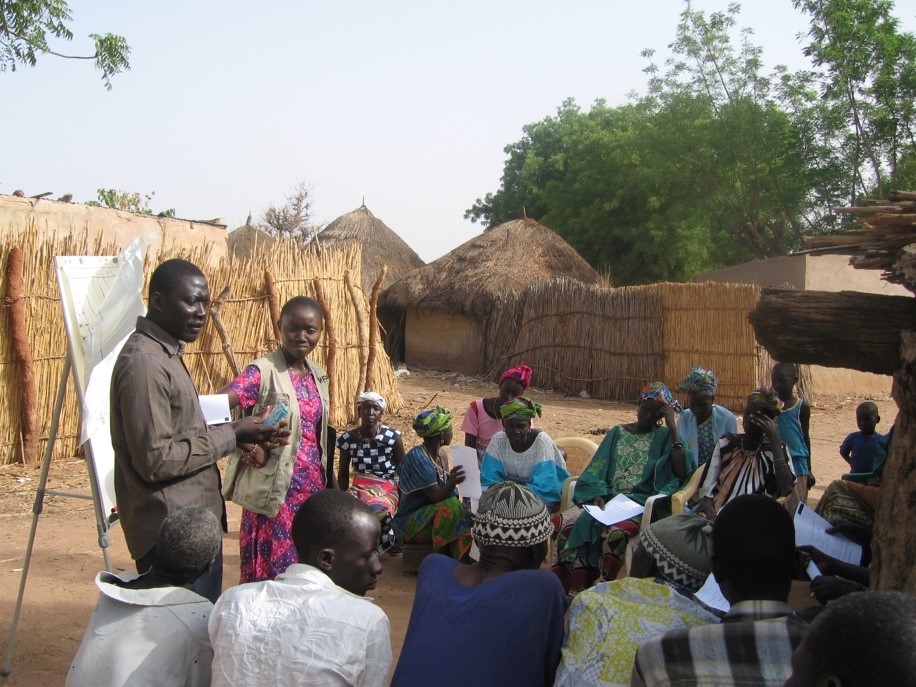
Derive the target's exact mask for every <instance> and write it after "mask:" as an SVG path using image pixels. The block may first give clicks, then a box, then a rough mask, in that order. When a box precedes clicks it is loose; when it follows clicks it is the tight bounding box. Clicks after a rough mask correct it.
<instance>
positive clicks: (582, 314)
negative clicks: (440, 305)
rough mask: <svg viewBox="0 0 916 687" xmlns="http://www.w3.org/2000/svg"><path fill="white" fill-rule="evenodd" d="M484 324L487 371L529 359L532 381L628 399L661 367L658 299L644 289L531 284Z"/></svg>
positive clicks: (562, 282)
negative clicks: (486, 345)
mask: <svg viewBox="0 0 916 687" xmlns="http://www.w3.org/2000/svg"><path fill="white" fill-rule="evenodd" d="M489 322H490V325H489V326H488V336H487V338H488V342H489V344H488V349H487V350H488V354H490V355H488V361H489V364H488V368H489V370H488V371H489V372H490V373H491V374H498V373H499V371H500V370H503V369H505V368H507V367H511V366H513V365H520V364H525V365H530V366H531V367H533V368H534V370H535V374H534V379H533V381H532V383H533V384H535V385H537V386H541V387H546V388H553V389H558V390H562V391H566V392H568V393H579V392H581V391H583V390H584V391H586V392H588V394H589V395H590V396H594V397H597V398H608V399H617V400H632V399H634V398H636V396H637V395H638V393H639V390H640V389H641V388H642V386H643V384H645V381H646V379H649V378H651V377H652V376H653V375H654V374H657V370H659V369H660V368H661V366H662V359H663V350H662V342H663V337H662V325H663V320H662V308H661V299H660V297H659V295H658V294H657V293H655V292H653V291H652V290H650V289H633V288H625V289H603V288H601V287H598V286H589V285H585V284H582V283H581V282H578V281H574V280H571V279H552V280H549V281H542V282H537V283H535V284H532V285H531V286H529V287H528V288H526V289H524V290H523V291H521V292H520V293H518V294H517V295H516V296H515V297H514V298H513V297H507V298H506V299H504V300H503V301H502V302H501V303H500V304H499V305H498V306H497V307H496V309H495V310H494V311H493V313H492V314H491V316H490V320H489Z"/></svg>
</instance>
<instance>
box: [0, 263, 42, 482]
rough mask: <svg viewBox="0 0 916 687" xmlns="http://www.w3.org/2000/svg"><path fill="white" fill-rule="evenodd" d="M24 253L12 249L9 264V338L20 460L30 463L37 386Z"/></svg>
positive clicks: (35, 448)
mask: <svg viewBox="0 0 916 687" xmlns="http://www.w3.org/2000/svg"><path fill="white" fill-rule="evenodd" d="M23 262H24V256H23V253H22V249H21V248H18V247H16V248H13V249H12V250H11V251H10V254H9V259H8V260H7V263H6V300H5V303H6V305H7V306H9V311H10V320H9V322H10V341H11V342H12V348H13V358H14V359H15V360H16V363H17V364H18V367H19V399H20V401H19V426H20V436H21V437H22V438H21V440H20V444H19V460H20V461H21V462H22V463H23V465H31V464H32V463H34V462H35V460H36V459H37V458H38V412H37V411H38V387H37V385H36V383H35V363H34V359H33V357H32V347H31V345H30V343H29V330H28V326H27V325H26V321H25V301H24V300H23V294H22V288H23V276H22V269H23Z"/></svg>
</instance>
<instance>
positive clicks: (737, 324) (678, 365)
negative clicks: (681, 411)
mask: <svg viewBox="0 0 916 687" xmlns="http://www.w3.org/2000/svg"><path fill="white" fill-rule="evenodd" d="M644 288H651V289H654V290H656V291H657V293H658V294H659V295H660V296H661V299H662V310H663V312H664V332H665V339H664V341H665V346H664V348H665V357H664V367H663V368H662V370H661V375H660V378H661V380H662V381H664V382H665V383H666V384H667V385H668V386H669V387H671V389H672V390H676V388H677V385H678V384H679V383H680V381H681V380H682V379H683V378H684V376H685V375H686V374H687V372H689V371H690V368H692V367H695V366H697V365H699V366H701V367H705V368H706V369H707V370H712V371H713V372H715V374H716V377H717V378H718V380H719V390H718V392H717V394H716V403H719V404H720V405H723V406H725V407H726V408H731V409H732V410H735V411H739V410H743V409H744V402H745V399H746V398H747V395H748V394H749V393H750V392H751V391H753V390H754V388H755V387H756V386H758V359H759V354H760V350H761V349H760V347H759V346H758V345H757V340H756V339H755V338H754V330H753V328H752V327H751V325H750V324H749V323H748V321H747V316H748V315H749V314H750V312H751V310H753V309H754V306H755V305H756V304H757V299H758V298H759V296H760V287H758V286H756V285H754V284H725V283H715V282H704V283H701V284H671V283H665V284H653V285H652V286H650V287H644ZM766 383H769V375H767V378H766ZM678 396H679V398H680V400H681V403H686V401H687V394H686V393H683V392H679V393H678Z"/></svg>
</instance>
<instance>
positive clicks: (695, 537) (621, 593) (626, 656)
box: [554, 518, 719, 687]
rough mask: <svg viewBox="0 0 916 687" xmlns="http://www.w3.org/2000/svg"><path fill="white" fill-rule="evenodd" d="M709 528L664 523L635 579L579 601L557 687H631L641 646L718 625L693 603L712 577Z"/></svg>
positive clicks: (644, 551) (654, 527) (650, 539)
mask: <svg viewBox="0 0 916 687" xmlns="http://www.w3.org/2000/svg"><path fill="white" fill-rule="evenodd" d="M703 527H708V523H699V524H697V523H695V522H686V523H685V522H683V521H681V522H678V521H677V520H676V518H665V519H664V520H659V521H658V522H653V523H652V524H651V525H649V529H648V530H646V531H645V532H644V533H643V534H642V535H641V537H640V540H641V541H640V544H641V545H640V546H638V547H636V550H635V551H634V552H633V561H632V563H631V564H630V576H629V577H625V578H623V579H621V580H616V581H612V582H602V583H600V584H596V585H595V586H594V587H592V588H591V589H586V590H585V591H583V592H581V593H580V594H578V595H577V596H576V598H575V599H574V600H573V602H572V606H570V608H569V629H568V631H567V634H566V640H565V641H564V642H563V658H562V659H561V660H560V667H559V668H558V669H557V679H556V682H555V683H554V685H555V687H575V686H576V685H595V687H611V686H614V687H617V686H618V685H619V686H620V687H623V686H625V685H629V684H630V674H631V673H632V671H633V657H634V656H635V655H636V649H638V648H639V645H640V644H641V643H642V642H643V641H645V640H646V639H648V638H649V637H651V636H652V635H654V634H661V633H662V632H667V631H668V630H676V629H680V628H687V627H693V626H695V625H708V624H712V623H718V622H719V618H718V616H716V615H715V614H713V613H712V612H710V611H709V610H707V609H706V608H704V607H703V606H701V605H700V604H699V603H698V602H697V601H696V600H695V599H694V596H693V595H694V593H696V592H697V591H699V589H700V587H702V586H703V583H704V582H705V581H706V578H707V577H709V573H710V572H711V570H712V565H711V563H710V554H711V553H712V551H711V546H710V545H709V542H708V539H707V538H706V537H704V536H702V533H701V532H700V529H702V528H703Z"/></svg>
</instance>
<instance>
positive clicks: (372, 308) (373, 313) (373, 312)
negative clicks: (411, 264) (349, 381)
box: [363, 265, 388, 391]
mask: <svg viewBox="0 0 916 687" xmlns="http://www.w3.org/2000/svg"><path fill="white" fill-rule="evenodd" d="M387 272H388V265H382V270H381V272H379V273H378V279H376V280H375V284H373V286H372V298H371V299H370V300H369V355H368V356H367V357H366V385H365V386H364V387H363V391H372V390H373V387H374V385H375V369H374V368H375V358H376V355H377V351H376V348H377V343H376V342H377V341H378V339H379V333H378V292H379V291H380V290H381V288H382V281H383V280H384V279H385V274H386V273H387Z"/></svg>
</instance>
